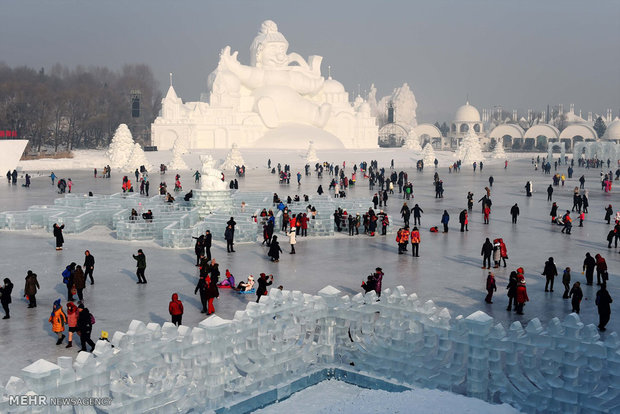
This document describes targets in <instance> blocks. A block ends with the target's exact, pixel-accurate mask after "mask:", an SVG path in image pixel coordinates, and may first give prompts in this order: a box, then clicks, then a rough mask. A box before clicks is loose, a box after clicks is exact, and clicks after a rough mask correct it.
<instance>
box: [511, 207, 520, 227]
mask: <svg viewBox="0 0 620 414" xmlns="http://www.w3.org/2000/svg"><path fill="white" fill-rule="evenodd" d="M519 213H520V211H519V206H518V205H517V203H515V205H514V206H512V207H511V208H510V215H511V216H512V222H513V223H514V224H516V223H517V217H518V216H519Z"/></svg>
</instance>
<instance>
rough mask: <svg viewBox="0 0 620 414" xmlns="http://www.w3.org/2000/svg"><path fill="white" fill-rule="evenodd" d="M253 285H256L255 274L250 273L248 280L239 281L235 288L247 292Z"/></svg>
mask: <svg viewBox="0 0 620 414" xmlns="http://www.w3.org/2000/svg"><path fill="white" fill-rule="evenodd" d="M253 287H254V276H253V275H250V276H248V281H247V282H239V285H238V286H237V287H236V288H235V290H237V291H244V292H247V291H250V290H252V288H253Z"/></svg>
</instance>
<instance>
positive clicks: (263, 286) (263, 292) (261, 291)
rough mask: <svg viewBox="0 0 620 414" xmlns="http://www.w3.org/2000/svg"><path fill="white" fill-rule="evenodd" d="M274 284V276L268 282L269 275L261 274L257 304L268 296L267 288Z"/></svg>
mask: <svg viewBox="0 0 620 414" xmlns="http://www.w3.org/2000/svg"><path fill="white" fill-rule="evenodd" d="M272 283H273V275H269V280H267V275H266V274H264V273H261V274H260V277H259V278H258V289H256V303H258V302H259V301H260V297H261V296H263V295H266V294H267V286H269V285H271V284H272Z"/></svg>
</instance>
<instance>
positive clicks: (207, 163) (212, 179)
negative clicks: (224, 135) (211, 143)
mask: <svg viewBox="0 0 620 414" xmlns="http://www.w3.org/2000/svg"><path fill="white" fill-rule="evenodd" d="M200 162H201V163H202V168H201V170H200V174H202V175H201V177H200V189H201V190H211V191H214V190H215V191H217V190H225V189H226V183H224V181H222V172H221V171H220V170H218V169H216V168H215V167H214V164H215V161H214V160H213V158H212V157H211V156H210V155H201V156H200Z"/></svg>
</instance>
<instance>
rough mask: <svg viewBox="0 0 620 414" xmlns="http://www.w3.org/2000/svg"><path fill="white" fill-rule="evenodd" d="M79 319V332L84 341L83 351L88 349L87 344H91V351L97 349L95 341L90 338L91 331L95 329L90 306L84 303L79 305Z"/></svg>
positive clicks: (81, 340)
mask: <svg viewBox="0 0 620 414" xmlns="http://www.w3.org/2000/svg"><path fill="white" fill-rule="evenodd" d="M78 312H79V314H78V321H77V332H78V334H79V335H80V342H81V343H82V348H81V350H82V351H86V344H88V345H90V346H91V348H90V352H93V350H94V349H95V343H94V342H93V341H92V339H90V333H91V332H92V330H93V325H92V319H91V315H90V312H89V311H88V308H85V307H84V304H82V303H81V304H80V306H78Z"/></svg>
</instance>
